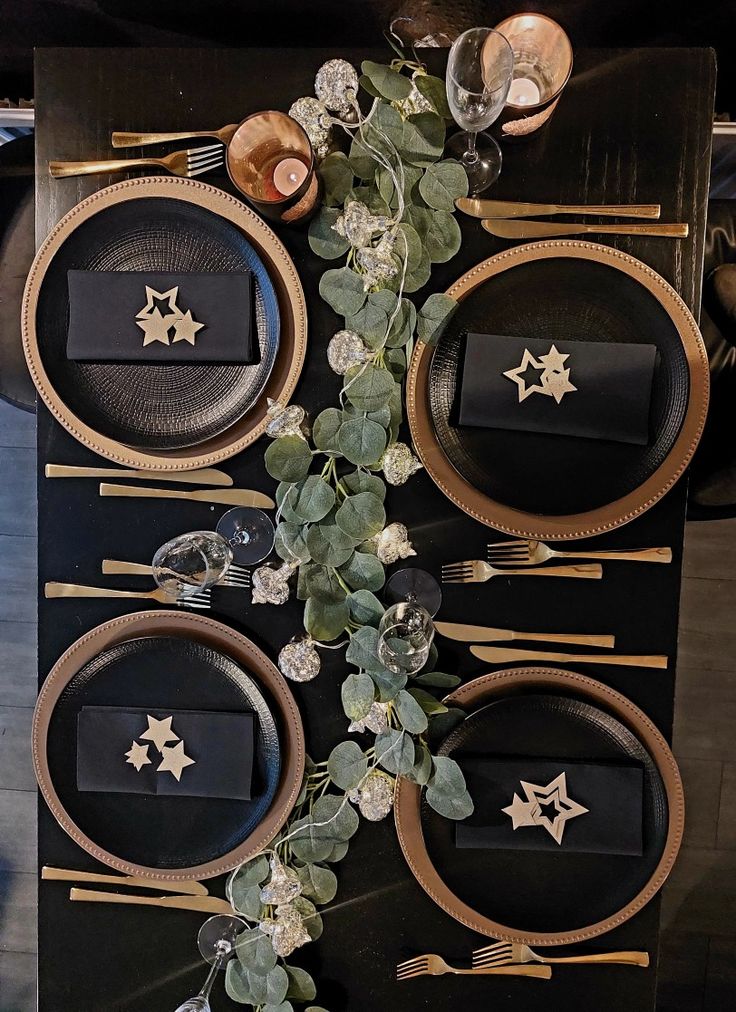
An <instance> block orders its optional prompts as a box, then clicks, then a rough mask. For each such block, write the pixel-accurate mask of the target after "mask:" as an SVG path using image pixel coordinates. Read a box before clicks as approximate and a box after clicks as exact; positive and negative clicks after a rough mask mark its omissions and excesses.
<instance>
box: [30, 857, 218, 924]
mask: <svg viewBox="0 0 736 1012" xmlns="http://www.w3.org/2000/svg"><path fill="white" fill-rule="evenodd" d="M41 878H42V879H45V880H47V881H56V882H89V883H96V884H98V885H115V886H130V887H131V888H136V889H153V890H160V891H161V892H164V893H175V894H176V895H170V896H141V895H140V894H136V893H113V892H104V891H102V890H97V889H80V888H78V887H76V886H73V887H72V888H71V889H70V890H69V899H70V900H72V901H73V902H85V903H122V904H126V905H133V906H147V907H162V908H163V909H165V910H193V911H195V912H197V913H206V914H232V913H233V908H232V907H231V906H230V904H229V903H228V902H227V900H222V899H219V898H218V897H217V896H210V894H209V892H208V891H207V888H206V886H204V885H202V883H201V882H194V881H182V882H157V881H155V880H154V879H146V878H138V877H136V876H133V875H111V874H105V873H101V872H89V871H73V870H72V869H71V868H50V867H48V866H45V867H44V868H42V869H41Z"/></svg>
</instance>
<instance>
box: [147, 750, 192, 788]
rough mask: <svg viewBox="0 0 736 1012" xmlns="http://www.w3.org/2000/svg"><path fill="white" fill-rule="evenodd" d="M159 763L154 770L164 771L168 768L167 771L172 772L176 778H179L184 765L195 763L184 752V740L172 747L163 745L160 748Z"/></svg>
mask: <svg viewBox="0 0 736 1012" xmlns="http://www.w3.org/2000/svg"><path fill="white" fill-rule="evenodd" d="M161 757H162V761H161V765H160V766H159V768H158V769H157V770H156V772H157V773H164V772H165V771H167V770H168V772H169V773H171V774H173V775H174V776H175V777H176V779H177V780H181V773H182V770H183V769H184V768H185V767H186V766H193V765H194V763H195V760H194V759H190V758H189V756H188V755H185V754H184V742H183V741H180V742H179V743H178V744H177V745H174V747H173V748H170V747H169V746H168V745H165V746H164V747H163V749H162V750H161Z"/></svg>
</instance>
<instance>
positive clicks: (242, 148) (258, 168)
mask: <svg viewBox="0 0 736 1012" xmlns="http://www.w3.org/2000/svg"><path fill="white" fill-rule="evenodd" d="M227 171H228V174H229V175H230V179H231V180H232V182H233V184H234V185H235V186H237V188H238V189H239V190H240V192H241V193H242V194H243V196H244V197H246V199H247V200H248V201H249V202H250V203H251V204H252V205H253V206H254V207H255V208H256V210H257V211H258V212H259V213H260V214H262V215H263V217H264V218H268V219H269V220H271V221H276V222H284V223H287V224H290V223H293V222H296V221H301V220H302V219H304V218H307V217H308V216H309V215H310V214H312V212H313V211H314V210H315V208H316V207H317V202H318V198H319V179H318V177H317V173H316V172H315V170H314V152H313V151H312V145H311V144H310V142H309V138H308V137H307V135H306V133H305V131H304V129H303V128H302V127H301V126H300V124H299V123H297V121H296V120H295V119H292V118H291V116H287V115H286V113H284V112H277V111H275V110H269V111H267V112H257V113H253V115H252V116H248V117H247V118H246V119H244V120H243V122H242V123H241V124H240V125H239V126H238V128H237V130H236V131H235V133H234V134H233V136H232V138H231V140H230V142H229V144H228V146H227Z"/></svg>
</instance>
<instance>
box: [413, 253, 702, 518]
mask: <svg viewBox="0 0 736 1012" xmlns="http://www.w3.org/2000/svg"><path fill="white" fill-rule="evenodd" d="M465 332H475V333H482V334H499V335H509V336H514V337H522V338H523V337H536V338H544V339H545V340H549V342H550V344H552V343H554V342H555V341H591V342H604V341H615V342H622V343H627V342H628V343H638V344H655V345H656V346H657V349H658V355H657V361H656V365H655V371H654V380H653V384H652V399H651V407H650V418H649V423H650V424H649V428H650V439H649V443H648V445H646V446H636V445H631V444H625V443H615V442H611V441H606V440H593V439H580V438H575V437H572V436H559V435H548V434H545V433H537V432H533V433H532V432H514V431H511V430H506V429H482V428H469V427H458V426H457V425H455V424H453V423H454V421H455V414H456V406H457V402H456V398H457V393H458V390H457V384H458V380H459V375H460V367H461V364H462V363H461V361H460V353H461V346H462V335H463V334H464V333H465ZM688 395H689V374H688V365H687V358H686V355H685V351H684V348H683V345H682V339H681V337H680V335H679V333H678V331H677V328H676V326H675V324H674V323H673V321H672V319H671V318H670V316H669V314H668V313H667V311H666V310H665V309H664V307H663V306H662V305H661V303H660V302H659V301H658V300H657V299H656V298H655V297H654V295H652V293H651V292H649V291H648V290H647V288H645V286H644V285H642V284H640V283H639V282H638V281H636V280H634V278H632V277H630V276H629V275H627V274H625V273H623V272H622V271H620V270H617V269H615V268H614V267H611V266H609V265H607V264H604V263H598V262H596V261H594V260H585V259H580V258H570V257H567V258H566V257H565V256H564V255H560V256H559V257H551V258H544V259H539V260H530V261H526V262H523V263H520V264H517V265H516V266H514V267H511V268H509V269H507V270H504V271H501V272H500V273H498V274H495V275H493V276H492V277H490V278H488V279H486V280H485V281H483V282H481V283H480V284H479V285H478V286H477V287H476V288H474V289H473V290H472V291H471V292H469V293H468V294H467V295H466V296H465V297H464V298H463V299H462V301H461V302H460V305H459V308H458V310H457V312H456V313H455V316H454V317H453V318H452V320H451V322H450V324H449V326H448V327H447V329H446V331H445V333H444V334H443V335H442V337H441V338H440V340H439V343H438V346H437V348H436V349H435V352H434V355H433V357H432V363H431V367H430V373H429V408H430V413H431V417H432V421H433V425H434V428H435V432H436V434H437V438H438V440H439V442H440V445H441V447H442V449H443V451H444V454H445V456H446V457H447V458H448V460H449V461H450V463H451V464H452V466H453V467H454V468H455V470H456V471H457V472H458V473H459V474H460V475H461V476H462V477H463V478H465V479H466V481H468V482H470V484H472V485H473V486H474V487H475V488H476V489H478V490H479V491H480V492H482V493H484V494H485V495H487V496H489V497H490V498H491V499H493V500H495V501H496V502H499V503H503V504H504V505H505V506H510V507H513V508H514V509H519V510H523V511H524V512H527V513H535V514H540V515H544V516H559V515H566V514H575V513H585V512H588V511H590V510H594V509H597V508H599V507H601V506H605V505H607V504H608V503H611V502H614V501H615V500H617V499H620V498H622V497H623V496H625V495H627V494H628V493H630V492H632V491H634V490H635V489H636V488H638V487H639V486H640V485H641V484H642V482H643V481H645V480H646V479H647V478H648V477H649V476H650V475H651V474H653V473H654V471H655V470H656V469H657V468H658V467H659V465H660V464H661V463H662V461H663V460H664V459H665V457H666V456H667V454H668V452H669V451H670V450H671V449H672V446H673V444H674V442H675V440H676V438H677V435H678V433H679V431H680V428H681V426H682V422H683V420H684V417H685V413H686V410H687V405H688Z"/></svg>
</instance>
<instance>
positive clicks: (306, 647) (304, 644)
mask: <svg viewBox="0 0 736 1012" xmlns="http://www.w3.org/2000/svg"><path fill="white" fill-rule="evenodd" d="M278 664H279V671H280V672H281V674H282V675H284V677H285V678H290V679H291V681H292V682H311V681H312V679H313V678H316V677H317V675H318V674H319V669H320V667H321V664H322V661H321V659H320V656H319V654H318V653H317V650H316V649H315V646H314V641H313V640H312V639H310V638H309V637H308V636H307V637H306V638H305V639H299V640H292V642H291V643H287V644H286V646H285V647H282V648H281V652H280V653H279V661H278Z"/></svg>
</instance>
